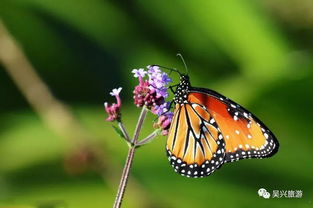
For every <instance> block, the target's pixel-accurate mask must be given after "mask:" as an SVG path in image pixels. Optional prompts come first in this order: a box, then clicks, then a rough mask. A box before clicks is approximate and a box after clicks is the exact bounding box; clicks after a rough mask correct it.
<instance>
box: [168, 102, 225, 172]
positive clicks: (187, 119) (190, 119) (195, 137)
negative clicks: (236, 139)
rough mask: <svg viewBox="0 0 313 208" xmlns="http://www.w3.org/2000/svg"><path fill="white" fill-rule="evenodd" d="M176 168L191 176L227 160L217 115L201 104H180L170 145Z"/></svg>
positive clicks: (169, 141) (172, 125)
mask: <svg viewBox="0 0 313 208" xmlns="http://www.w3.org/2000/svg"><path fill="white" fill-rule="evenodd" d="M166 150H167V155H168V159H169V161H170V163H171V165H172V166H173V168H174V170H175V171H176V172H178V173H180V174H181V175H184V176H187V177H195V178H196V177H203V176H207V175H209V174H211V173H212V172H214V171H215V170H216V169H217V168H219V167H220V166H221V165H222V164H223V160H224V157H225V143H224V140H223V136H222V134H221V132H220V131H219V129H218V127H217V124H216V122H215V120H214V118H213V117H212V116H211V114H210V113H209V111H208V110H207V109H206V108H205V107H204V106H203V105H200V104H197V103H187V104H176V106H175V111H174V116H173V120H172V123H171V127H170V131H169V135H168V139H167V145H166Z"/></svg>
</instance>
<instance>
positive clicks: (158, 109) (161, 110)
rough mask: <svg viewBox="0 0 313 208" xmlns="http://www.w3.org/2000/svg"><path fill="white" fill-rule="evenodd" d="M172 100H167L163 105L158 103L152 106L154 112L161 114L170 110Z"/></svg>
mask: <svg viewBox="0 0 313 208" xmlns="http://www.w3.org/2000/svg"><path fill="white" fill-rule="evenodd" d="M169 106H170V102H165V103H163V104H161V105H156V106H154V107H153V108H152V110H151V111H152V113H154V114H156V115H158V116H161V115H162V114H164V113H166V112H168V111H169Z"/></svg>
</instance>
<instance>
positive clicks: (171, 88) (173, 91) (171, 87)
mask: <svg viewBox="0 0 313 208" xmlns="http://www.w3.org/2000/svg"><path fill="white" fill-rule="evenodd" d="M178 85H179V84H176V85H171V86H169V87H168V88H170V90H171V91H172V93H173V94H175V90H174V89H173V87H177V86H178Z"/></svg>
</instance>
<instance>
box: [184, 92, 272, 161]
mask: <svg viewBox="0 0 313 208" xmlns="http://www.w3.org/2000/svg"><path fill="white" fill-rule="evenodd" d="M189 97H190V102H199V103H203V105H205V106H206V108H207V109H208V111H209V112H210V114H211V115H212V116H213V117H214V119H215V120H216V122H217V125H218V127H219V128H220V130H221V132H222V134H223V137H224V141H225V144H226V146H225V151H226V157H225V162H232V161H236V160H239V159H244V158H263V157H269V156H271V155H272V154H274V153H275V152H277V148H278V142H277V140H276V138H275V136H274V135H273V133H272V132H271V131H270V130H269V129H268V128H267V127H266V126H265V125H264V124H263V123H262V122H261V121H260V120H259V119H258V118H257V117H256V116H254V115H253V114H251V113H250V112H249V111H247V110H246V109H244V108H243V107H241V106H239V105H238V104H237V103H235V102H233V101H231V100H229V99H227V98H226V97H224V96H222V95H220V94H218V93H217V92H214V91H211V90H206V89H194V90H191V91H190V95H189Z"/></svg>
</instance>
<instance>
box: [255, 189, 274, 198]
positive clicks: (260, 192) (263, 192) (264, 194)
mask: <svg viewBox="0 0 313 208" xmlns="http://www.w3.org/2000/svg"><path fill="white" fill-rule="evenodd" d="M258 195H259V196H260V197H263V198H264V199H269V198H270V197H271V194H270V193H269V192H267V191H266V189H265V188H260V189H259V190H258Z"/></svg>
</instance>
